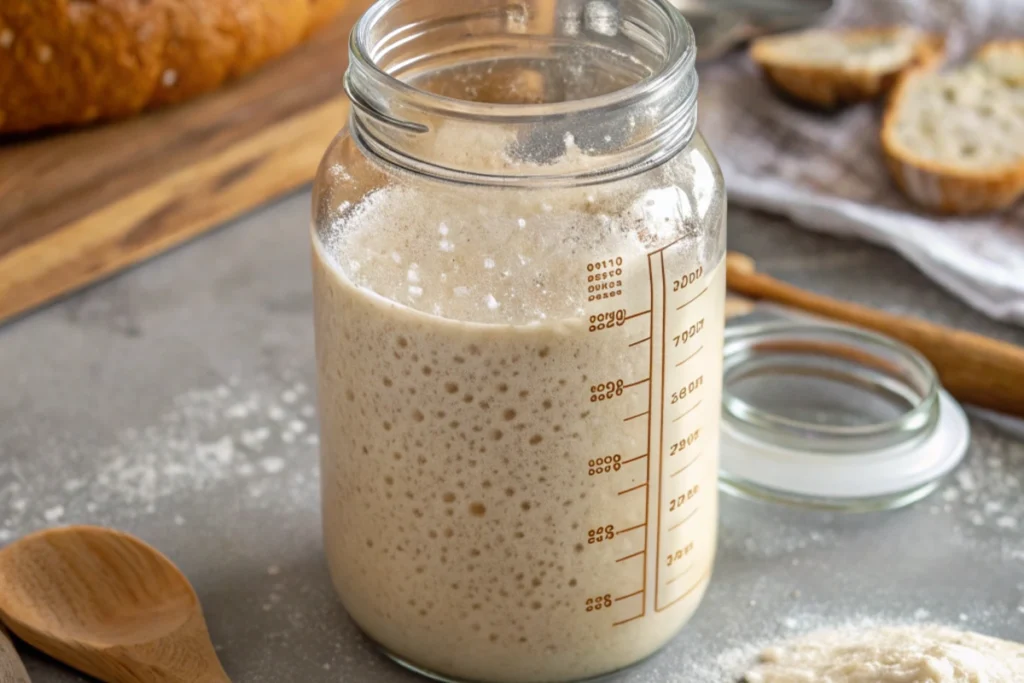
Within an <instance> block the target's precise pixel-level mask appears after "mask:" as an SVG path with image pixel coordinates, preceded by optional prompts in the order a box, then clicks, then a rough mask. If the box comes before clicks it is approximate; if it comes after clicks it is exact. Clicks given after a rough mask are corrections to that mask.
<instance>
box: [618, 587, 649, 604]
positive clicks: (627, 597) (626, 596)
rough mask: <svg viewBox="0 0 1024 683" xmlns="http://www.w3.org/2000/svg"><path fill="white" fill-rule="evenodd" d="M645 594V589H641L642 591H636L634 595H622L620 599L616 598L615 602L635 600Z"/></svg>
mask: <svg viewBox="0 0 1024 683" xmlns="http://www.w3.org/2000/svg"><path fill="white" fill-rule="evenodd" d="M643 592H644V589H643V588H641V589H640V590H638V591H635V592H633V593H630V594H629V595H622V596H620V597H617V598H615V602H618V601H619V600H629V599H630V598H635V597H636V596H638V595H640V594H641V593H643Z"/></svg>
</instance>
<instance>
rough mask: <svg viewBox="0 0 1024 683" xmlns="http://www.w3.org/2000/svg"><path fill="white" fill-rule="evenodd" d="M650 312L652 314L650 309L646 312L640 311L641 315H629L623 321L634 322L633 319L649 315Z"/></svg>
mask: <svg viewBox="0 0 1024 683" xmlns="http://www.w3.org/2000/svg"><path fill="white" fill-rule="evenodd" d="M650 312H651V311H650V309H648V310H646V311H640V312H639V313H634V314H633V315H627V316H626V317H625V318H623V319H622V320H623V322H625V321H626V320H632V319H633V318H639V317H640V316H642V315H647V314H648V313H650Z"/></svg>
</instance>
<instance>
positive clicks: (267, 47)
mask: <svg viewBox="0 0 1024 683" xmlns="http://www.w3.org/2000/svg"><path fill="white" fill-rule="evenodd" d="M346 2H347V0H89V1H88V2H82V1H81V0H0V133H2V132H14V131H30V130H35V129H38V128H44V127H48V126H65V125H81V124H86V123H90V122H93V121H97V120H101V119H112V118H119V117H124V116H129V115H131V114H135V113H137V112H139V111H141V110H143V109H146V108H149V107H155V106H160V105H164V104H170V103H174V102H180V101H182V100H186V99H188V98H190V97H194V96H196V95H198V94H200V93H204V92H207V91H209V90H212V89H214V88H216V87H218V86H219V85H221V84H222V83H223V82H224V81H226V80H228V79H231V78H236V77H238V76H241V75H243V74H245V73H248V72H249V71H252V70H253V69H255V68H256V67H258V66H260V65H261V64H263V63H264V62H266V61H267V60H269V59H272V58H274V57H276V56H278V55H280V54H282V53H284V52H286V51H287V50H289V49H290V48H292V47H294V46H295V45H296V44H298V43H299V42H300V41H301V40H302V39H303V38H305V37H306V36H307V35H309V34H310V33H311V32H312V31H314V30H316V29H317V28H320V27H322V26H323V25H325V24H326V23H327V22H328V21H330V19H332V18H333V17H334V16H336V15H337V13H338V12H339V11H340V10H341V9H342V7H343V6H344V5H345V3H346Z"/></svg>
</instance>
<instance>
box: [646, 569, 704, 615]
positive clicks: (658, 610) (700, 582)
mask: <svg viewBox="0 0 1024 683" xmlns="http://www.w3.org/2000/svg"><path fill="white" fill-rule="evenodd" d="M710 575H711V572H710V571H708V572H706V573H705V574H704V576H702V577H700V578H699V579H697V581H696V583H694V584H693V585H692V586H690V587H689V588H687V589H686V590H685V591H684V592H683V594H682V595H680V596H679V597H678V598H676V599H675V600H673V601H672V602H670V603H668V604H667V605H663V606H661V607H658V608H655V611H656V612H664V611H665V610H667V609H668V608H669V607H671V606H672V605H674V604H676V603H677V602H679V601H680V600H685V599H686V598H687V597H689V595H690V593H693V591H695V590H697V589H698V588H699V587H700V585H701V584H702V583H704V582H705V581H707V579H708V577H709V576H710Z"/></svg>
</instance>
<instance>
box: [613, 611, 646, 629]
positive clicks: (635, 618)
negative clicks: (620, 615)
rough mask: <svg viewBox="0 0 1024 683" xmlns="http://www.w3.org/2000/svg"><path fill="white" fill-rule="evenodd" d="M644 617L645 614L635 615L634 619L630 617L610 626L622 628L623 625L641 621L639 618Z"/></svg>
mask: <svg viewBox="0 0 1024 683" xmlns="http://www.w3.org/2000/svg"><path fill="white" fill-rule="evenodd" d="M645 616H647V612H641V613H640V614H638V615H636V616H635V617H630V618H629V619H623V620H622V621H616V622H615V623H614V624H612V626H622V625H623V624H628V623H629V622H631V621H636V620H637V619H641V618H643V617H645Z"/></svg>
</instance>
